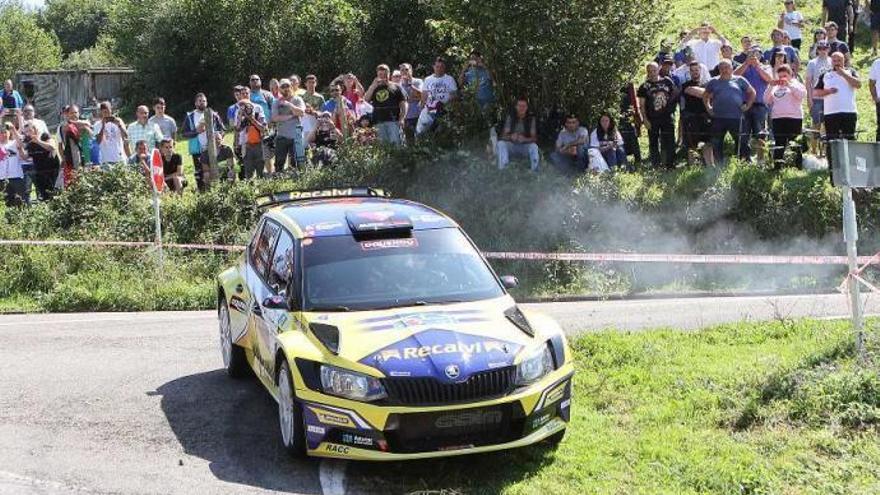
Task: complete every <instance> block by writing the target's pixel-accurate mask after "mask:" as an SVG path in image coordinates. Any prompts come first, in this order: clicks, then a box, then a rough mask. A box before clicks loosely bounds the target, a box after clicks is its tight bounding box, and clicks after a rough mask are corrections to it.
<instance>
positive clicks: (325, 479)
mask: <svg viewBox="0 0 880 495" xmlns="http://www.w3.org/2000/svg"><path fill="white" fill-rule="evenodd" d="M346 465H347V462H346V461H341V460H338V459H322V460H321V467H320V468H319V469H318V475H319V477H320V480H321V492H322V493H323V494H324V495H345V467H346Z"/></svg>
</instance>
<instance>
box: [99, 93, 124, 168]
mask: <svg viewBox="0 0 880 495" xmlns="http://www.w3.org/2000/svg"><path fill="white" fill-rule="evenodd" d="M98 109H99V112H100V114H101V120H99V121H98V122H97V123H96V124H95V125H94V126H93V128H92V129H93V131H94V133H95V139H97V140H98V144H99V145H100V147H101V166H102V167H105V168H106V167H107V166H109V165H110V164H111V163H125V162H126V161H127V160H128V158H127V157H128V156H129V155H130V154H131V153H130V152H129V150H128V132H126V129H125V123H123V122H122V119H120V118H119V117H118V116H116V115H113V107H112V106H111V104H110V102H109V101H104V102H101V104H100V105H99V106H98Z"/></svg>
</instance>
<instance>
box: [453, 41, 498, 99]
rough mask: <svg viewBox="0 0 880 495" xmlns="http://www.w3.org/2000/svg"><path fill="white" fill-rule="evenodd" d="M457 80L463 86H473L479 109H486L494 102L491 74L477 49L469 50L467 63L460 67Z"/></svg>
mask: <svg viewBox="0 0 880 495" xmlns="http://www.w3.org/2000/svg"><path fill="white" fill-rule="evenodd" d="M458 82H459V84H460V85H461V87H463V88H467V87H471V86H473V87H474V94H475V95H476V99H477V105H478V106H479V107H480V110H482V111H484V112H485V111H487V110H488V109H489V108H490V107H491V106H492V104H493V103H495V88H494V85H493V82H492V74H491V73H490V72H489V69H488V68H486V64H485V62H483V54H482V53H480V52H479V51H477V50H473V51H471V55H470V58H469V59H468V63H467V64H465V66H464V67H462V68H461V74H459V76H458Z"/></svg>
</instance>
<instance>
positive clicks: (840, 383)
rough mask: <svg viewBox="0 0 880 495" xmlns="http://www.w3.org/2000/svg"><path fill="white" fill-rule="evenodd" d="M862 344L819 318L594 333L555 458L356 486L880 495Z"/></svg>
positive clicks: (543, 451) (467, 463)
mask: <svg viewBox="0 0 880 495" xmlns="http://www.w3.org/2000/svg"><path fill="white" fill-rule="evenodd" d="M876 323H877V322H873V324H876ZM850 342H851V333H850V331H849V325H848V323H846V322H842V321H841V322H829V321H814V320H803V321H796V322H792V321H777V322H773V323H737V324H731V325H723V326H719V327H715V328H711V329H707V330H703V331H700V332H695V333H682V332H680V331H675V330H656V331H649V332H641V333H618V332H615V331H606V332H601V333H595V334H589V335H583V336H581V337H578V338H576V339H574V341H573V343H572V344H573V347H574V349H575V352H576V359H577V366H578V371H577V374H576V375H575V387H574V390H575V396H574V399H573V403H574V406H573V418H572V423H571V425H570V427H569V430H568V433H567V435H566V438H565V440H564V441H563V443H562V444H561V445H560V447H559V449H558V450H557V451H556V452H553V451H552V450H550V449H549V448H548V447H546V446H543V447H542V446H537V447H531V448H526V449H520V450H516V451H509V452H504V453H496V454H487V455H478V456H466V457H464V458H458V459H447V460H435V461H430V462H427V461H426V462H412V463H394V464H387V465H386V464H382V465H380V466H376V465H373V464H355V465H352V466H350V467H349V475H350V476H349V479H365V480H366V481H365V482H364V486H362V487H358V488H360V489H363V490H365V491H367V490H373V491H382V492H386V493H408V492H414V491H419V490H424V491H427V492H428V493H441V490H446V491H445V493H505V494H533V493H534V494H538V493H553V494H568V493H571V494H592V493H596V494H608V493H612V494H615V493H619V494H637V493H644V494H660V493H669V494H700V493H711V494H744V493H780V494H802V493H803V494H829V493H840V494H856V493H877V492H878V490H880V471H878V470H877V468H876V466H877V465H878V463H880V428H878V426H880V419H878V418H880V417H878V412H880V379H878V374H877V372H878V369H877V367H876V366H874V365H870V366H869V367H867V368H863V369H861V368H859V366H857V364H856V363H855V362H854V359H853V357H852V346H851V344H850ZM872 346H873V347H874V348H876V342H875V343H873V344H872Z"/></svg>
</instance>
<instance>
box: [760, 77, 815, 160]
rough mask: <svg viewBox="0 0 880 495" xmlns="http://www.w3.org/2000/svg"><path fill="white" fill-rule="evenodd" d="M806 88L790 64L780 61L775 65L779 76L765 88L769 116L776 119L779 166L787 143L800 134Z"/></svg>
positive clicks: (775, 148)
mask: <svg viewBox="0 0 880 495" xmlns="http://www.w3.org/2000/svg"><path fill="white" fill-rule="evenodd" d="M806 94H807V90H806V88H805V87H804V85H803V84H801V82H800V81H798V80H797V79H795V78H794V77H792V73H791V67H789V66H788V65H780V66H779V67H777V68H776V79H775V80H773V81H772V82H771V83H770V84H769V85H768V86H767V89H766V90H765V92H764V102H765V103H767V105H769V106H770V109H771V110H770V119H771V121H772V123H773V137H774V140H775V141H776V145H775V147H774V148H773V162H774V164H776V166H779V165H780V164H781V163H782V161H783V158H784V157H785V150H786V148H788V143H789V142H790V141H791V140H793V139H795V138H796V137H798V136H800V135H801V132H802V131H803V123H804V109H803V102H804V97H805V96H806Z"/></svg>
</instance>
